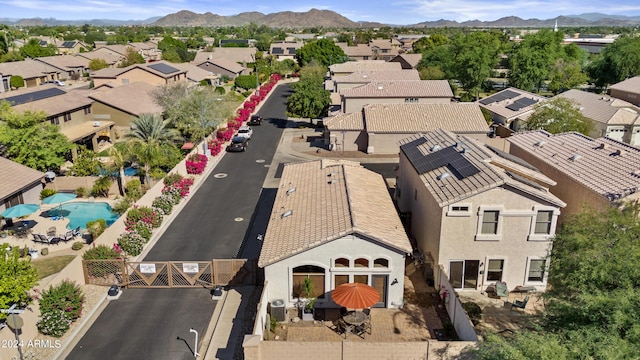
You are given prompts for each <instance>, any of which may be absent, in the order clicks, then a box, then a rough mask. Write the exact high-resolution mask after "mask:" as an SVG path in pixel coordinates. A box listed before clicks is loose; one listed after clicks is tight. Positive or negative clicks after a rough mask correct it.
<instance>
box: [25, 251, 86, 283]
mask: <svg viewBox="0 0 640 360" xmlns="http://www.w3.org/2000/svg"><path fill="white" fill-rule="evenodd" d="M75 257H76V256H75V255H61V256H48V257H47V256H45V257H42V258H38V259H36V260H33V261H31V264H32V265H33V267H35V268H36V270H37V271H38V280H41V279H44V278H46V277H47V276H49V275H53V274H55V273H57V272H60V270H62V269H64V267H65V266H67V264H69V263H70V262H71V260H73V258H75Z"/></svg>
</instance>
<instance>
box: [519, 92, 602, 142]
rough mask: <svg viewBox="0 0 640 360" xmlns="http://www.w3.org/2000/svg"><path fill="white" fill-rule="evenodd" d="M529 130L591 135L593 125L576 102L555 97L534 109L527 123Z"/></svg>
mask: <svg viewBox="0 0 640 360" xmlns="http://www.w3.org/2000/svg"><path fill="white" fill-rule="evenodd" d="M525 128H526V129H528V130H537V129H543V130H545V131H548V132H550V133H552V134H558V133H563V132H568V131H577V132H579V133H582V134H585V135H587V136H588V135H589V134H590V133H591V130H592V129H593V123H592V122H591V120H589V119H588V118H586V117H585V116H584V115H582V112H580V109H579V108H578V106H577V104H576V102H575V101H573V100H572V99H568V98H565V97H562V96H557V97H554V98H553V99H550V100H548V101H546V102H544V103H539V104H537V105H536V106H535V107H534V112H533V114H531V116H529V118H528V119H527V122H526V123H525Z"/></svg>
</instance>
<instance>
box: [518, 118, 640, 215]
mask: <svg viewBox="0 0 640 360" xmlns="http://www.w3.org/2000/svg"><path fill="white" fill-rule="evenodd" d="M507 141H508V142H509V143H510V149H509V152H510V153H511V154H513V155H515V156H518V157H520V158H522V159H524V160H525V161H527V162H529V163H530V164H532V165H533V166H535V167H537V168H538V169H540V171H542V172H543V173H544V174H545V175H547V176H549V177H551V178H553V179H554V180H555V181H557V183H558V184H557V185H556V186H554V187H553V188H551V192H552V193H553V194H555V195H556V196H558V197H559V198H561V199H562V200H563V201H565V202H566V203H567V204H568V205H567V207H566V208H565V209H564V211H563V218H564V217H565V216H568V215H571V214H575V213H578V212H580V211H581V210H582V206H583V205H587V206H589V207H592V208H595V209H598V210H605V209H607V208H608V207H609V206H616V205H619V204H621V203H622V204H624V203H625V202H629V201H635V200H639V199H640V192H639V191H638V189H640V148H638V147H634V146H629V145H628V144H625V143H623V142H620V141H617V140H614V139H611V138H608V137H601V138H598V139H593V138H590V137H588V136H585V135H582V134H579V133H576V132H569V133H562V134H555V135H553V134H550V133H548V132H546V131H543V130H539V131H531V132H523V133H517V134H515V135H514V136H511V137H509V138H507Z"/></svg>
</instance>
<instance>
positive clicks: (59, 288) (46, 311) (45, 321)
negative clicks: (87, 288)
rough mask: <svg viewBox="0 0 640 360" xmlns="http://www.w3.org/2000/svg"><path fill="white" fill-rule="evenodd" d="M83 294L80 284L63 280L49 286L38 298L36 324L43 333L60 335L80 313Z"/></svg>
mask: <svg viewBox="0 0 640 360" xmlns="http://www.w3.org/2000/svg"><path fill="white" fill-rule="evenodd" d="M83 302H84V295H83V294H82V290H81V289H80V286H78V285H77V284H76V283H75V282H73V281H71V280H63V281H62V282H60V283H59V284H57V285H53V286H51V287H49V289H48V290H46V291H44V292H43V293H42V297H41V298H40V320H39V321H38V323H37V324H36V325H37V327H38V331H40V333H42V334H44V335H50V336H53V337H61V336H62V335H64V333H65V332H67V330H69V327H70V326H71V324H72V323H73V322H74V321H76V319H78V318H79V317H80V315H81V314H82V304H83Z"/></svg>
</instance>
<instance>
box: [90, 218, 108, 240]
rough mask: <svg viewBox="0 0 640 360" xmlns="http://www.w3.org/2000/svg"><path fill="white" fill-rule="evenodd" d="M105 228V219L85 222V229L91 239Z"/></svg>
mask: <svg viewBox="0 0 640 360" xmlns="http://www.w3.org/2000/svg"><path fill="white" fill-rule="evenodd" d="M106 229H107V222H106V220H105V219H97V220H94V221H89V222H87V231H89V234H91V237H92V238H93V239H96V238H98V236H100V235H101V234H102V233H103V232H104V231H105V230H106Z"/></svg>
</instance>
